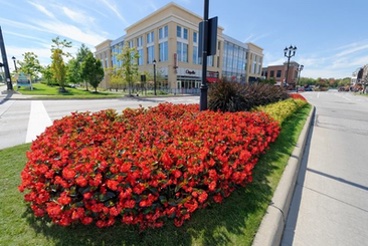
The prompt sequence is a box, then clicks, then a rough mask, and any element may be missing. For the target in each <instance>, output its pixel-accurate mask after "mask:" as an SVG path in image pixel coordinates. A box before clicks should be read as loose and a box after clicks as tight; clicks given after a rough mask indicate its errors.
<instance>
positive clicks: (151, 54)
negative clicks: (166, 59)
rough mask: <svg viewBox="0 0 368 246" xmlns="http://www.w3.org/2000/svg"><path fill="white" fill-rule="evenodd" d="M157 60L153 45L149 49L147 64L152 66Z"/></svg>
mask: <svg viewBox="0 0 368 246" xmlns="http://www.w3.org/2000/svg"><path fill="white" fill-rule="evenodd" d="M154 59H155V46H154V45H151V46H148V47H147V63H148V64H152V63H153V60H154Z"/></svg>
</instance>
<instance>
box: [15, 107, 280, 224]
mask: <svg viewBox="0 0 368 246" xmlns="http://www.w3.org/2000/svg"><path fill="white" fill-rule="evenodd" d="M279 130H280V129H279V126H278V124H277V122H275V121H274V120H272V119H271V118H270V117H269V116H267V115H266V114H264V113H260V112H253V113H250V112H239V113H219V112H211V111H206V112H199V111H198V105H172V104H160V105H159V106H157V107H153V108H150V109H143V108H140V109H135V110H132V109H127V110H124V111H123V113H122V115H117V114H116V113H115V111H113V110H106V111H101V112H98V113H93V114H91V113H74V114H72V115H71V116H67V117H64V118H63V119H61V120H57V121H55V122H54V124H53V125H52V126H51V127H49V128H47V129H46V131H45V132H44V133H43V134H42V135H40V136H39V137H38V138H37V139H36V140H35V141H34V142H33V143H32V146H31V150H30V151H29V152H28V153H27V157H28V162H27V164H26V166H25V168H24V170H23V171H22V173H21V178H22V183H21V185H20V186H19V189H20V191H21V192H23V191H25V190H27V191H28V193H27V194H26V195H25V200H26V201H27V202H29V203H30V205H31V208H32V210H33V211H34V213H35V215H36V216H48V217H50V218H51V219H52V221H53V222H54V223H56V224H59V225H63V226H68V225H70V224H72V223H82V224H86V225H87V224H91V223H96V225H97V226H98V227H106V226H111V225H113V224H114V223H115V221H116V220H120V221H121V222H122V223H125V224H139V225H140V227H141V228H142V229H143V228H145V227H147V226H150V227H160V226H162V225H163V224H164V222H165V221H167V220H168V219H173V220H174V223H175V225H176V226H181V225H182V224H183V222H184V220H187V219H189V218H190V216H191V214H192V213H193V212H194V211H195V210H197V209H199V208H203V207H206V205H207V204H208V203H210V202H217V203H220V202H221V201H222V200H223V198H225V197H227V196H229V195H230V194H231V192H232V191H234V189H236V188H237V187H238V186H239V185H242V186H244V185H245V184H247V183H248V182H251V181H252V169H253V167H254V165H255V164H256V163H257V160H258V157H259V155H260V154H262V153H263V152H264V150H265V149H266V148H267V147H268V145H269V143H270V142H273V141H274V140H275V139H276V137H277V136H278V134H279Z"/></svg>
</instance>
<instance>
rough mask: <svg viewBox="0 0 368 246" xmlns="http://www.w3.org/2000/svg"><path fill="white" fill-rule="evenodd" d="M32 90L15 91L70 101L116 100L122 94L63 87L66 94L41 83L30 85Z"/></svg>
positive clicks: (54, 87)
mask: <svg viewBox="0 0 368 246" xmlns="http://www.w3.org/2000/svg"><path fill="white" fill-rule="evenodd" d="M32 86H33V90H31V89H30V88H29V87H20V88H17V91H18V92H20V93H22V94H23V95H33V96H40V97H42V98H55V99H62V98H66V99H71V98H80V99H96V98H117V97H122V93H110V92H101V91H98V92H97V93H95V92H94V89H93V88H90V90H88V91H87V90H85V89H84V88H70V87H65V89H66V90H67V92H66V93H60V92H59V86H48V85H45V84H41V83H35V84H32Z"/></svg>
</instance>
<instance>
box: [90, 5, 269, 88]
mask: <svg viewBox="0 0 368 246" xmlns="http://www.w3.org/2000/svg"><path fill="white" fill-rule="evenodd" d="M201 21H202V17H200V16H198V15H196V14H194V13H192V12H191V11H188V10H186V9H184V8H182V7H181V6H179V5H177V4H175V3H169V4H167V5H166V6H164V7H162V8H160V9H158V10H157V11H155V12H153V13H152V14H150V15H148V16H147V17H145V18H143V19H141V20H140V21H138V22H136V23H135V24H133V25H131V26H129V27H128V28H126V29H125V32H126V34H125V35H124V36H122V37H120V38H118V39H116V40H114V41H111V40H106V41H104V42H103V43H101V44H99V45H97V46H96V57H97V58H99V59H101V60H102V61H103V62H102V64H103V66H104V68H111V67H114V66H120V65H121V64H119V61H118V60H117V59H116V55H117V54H118V53H119V52H121V50H122V47H123V46H124V45H128V46H129V47H135V48H136V49H137V52H138V54H139V58H138V60H137V63H138V68H139V71H140V72H141V73H143V72H149V73H151V74H152V73H153V63H154V61H156V65H155V67H156V71H158V73H159V74H160V77H161V79H162V80H164V81H161V83H160V84H161V85H164V86H166V87H168V88H171V89H182V88H184V89H193V88H199V87H200V84H201V79H202V66H201V58H200V54H199V52H200V47H199V32H198V25H199V23H200V22H201ZM216 48H217V52H216V54H215V55H213V56H209V57H208V58H207V80H208V82H210V83H211V82H215V81H216V80H217V79H218V78H219V77H226V78H227V79H229V80H232V81H238V82H243V83H245V82H249V81H250V80H254V78H257V77H260V76H261V67H262V60H263V53H262V52H263V49H262V48H260V47H258V46H256V45H254V44H251V43H243V42H240V41H238V40H236V39H233V38H231V37H229V36H227V35H225V34H223V28H222V27H220V26H219V27H218V29H217V47H216ZM108 49H109V51H107V50H108ZM109 55H110V57H108V58H107V56H109ZM106 58H107V59H109V61H106ZM101 85H102V86H103V87H105V88H109V77H108V76H106V77H105V79H104V81H103V83H102V84H101Z"/></svg>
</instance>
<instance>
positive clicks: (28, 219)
mask: <svg viewBox="0 0 368 246" xmlns="http://www.w3.org/2000/svg"><path fill="white" fill-rule="evenodd" d="M310 110H311V106H309V105H308V106H306V107H304V108H303V109H301V110H300V111H299V112H298V113H296V114H295V115H293V116H292V117H291V118H289V119H288V120H286V121H285V122H284V124H283V126H282V131H281V134H280V136H279V137H278V139H277V141H276V142H275V143H273V144H272V145H271V148H270V149H269V150H268V151H267V153H266V154H265V155H263V156H262V157H261V158H260V160H259V163H258V164H257V165H256V167H255V169H254V175H253V176H254V181H253V183H251V184H249V185H248V186H247V187H245V188H239V189H238V190H237V191H235V192H234V193H233V194H232V195H231V196H230V197H228V198H227V199H225V200H224V202H223V203H222V204H215V205H213V206H210V207H207V208H206V209H201V210H198V211H196V212H195V213H194V215H193V217H192V218H191V219H190V220H189V221H187V222H185V223H184V225H183V226H182V227H180V228H176V227H175V226H173V225H172V224H171V223H168V224H167V225H165V226H164V227H163V228H159V229H148V230H145V231H143V232H140V231H139V228H138V227H136V226H125V225H122V224H120V223H117V224H116V225H115V226H113V227H110V228H103V229H99V228H97V227H96V226H82V225H78V226H72V227H60V226H57V225H53V224H51V223H50V222H49V221H47V220H44V219H39V218H35V217H34V216H33V214H32V212H31V211H30V209H28V207H27V205H26V204H25V203H24V202H23V194H21V193H20V192H19V191H18V189H17V187H18V185H19V184H20V172H21V170H22V169H23V167H24V165H25V163H26V156H25V153H26V151H27V150H28V149H29V146H30V145H29V144H24V145H20V146H16V147H12V148H8V149H3V150H0V168H1V172H0V218H1V219H0V245H78V246H79V245H160V246H161V245H165V246H166V245H175V246H178V245H251V244H252V241H253V238H254V236H255V233H256V232H257V229H258V227H259V225H260V223H261V220H262V218H263V216H264V213H265V211H266V209H267V206H268V204H269V202H270V200H271V198H272V194H273V192H274V190H275V188H276V186H277V184H278V182H279V180H280V178H281V175H282V172H283V170H284V167H285V165H286V164H287V161H288V158H289V156H290V155H291V152H292V151H293V149H294V146H295V144H296V142H297V139H298V136H299V134H300V132H301V130H302V128H303V126H304V124H305V121H306V118H307V116H308V115H309V112H310Z"/></svg>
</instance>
